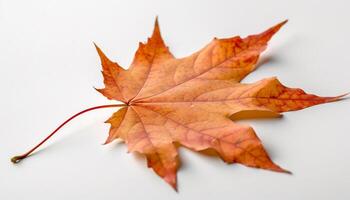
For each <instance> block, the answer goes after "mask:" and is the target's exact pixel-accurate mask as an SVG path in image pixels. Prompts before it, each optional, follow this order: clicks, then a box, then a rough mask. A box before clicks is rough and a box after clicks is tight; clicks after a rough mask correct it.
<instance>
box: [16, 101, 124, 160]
mask: <svg viewBox="0 0 350 200" xmlns="http://www.w3.org/2000/svg"><path fill="white" fill-rule="evenodd" d="M122 106H127V105H126V104H111V105H102V106H95V107H91V108H88V109H85V110H82V111H80V112H78V113H76V114H75V115H73V116H71V117H70V118H68V119H67V120H66V121H64V122H63V123H62V124H61V125H59V126H58V127H57V128H56V129H55V130H54V131H52V132H51V133H50V134H49V135H48V136H47V137H46V138H45V139H43V140H42V141H41V142H40V143H39V144H37V145H36V146H35V147H33V148H32V149H30V150H29V151H28V152H27V153H25V154H22V155H19V156H14V157H12V158H11V162H12V163H14V164H16V163H19V162H20V161H21V160H23V159H24V158H26V157H28V156H29V155H30V154H31V153H32V152H33V151H35V150H36V149H37V148H38V147H40V146H41V145H42V144H44V143H45V142H46V141H47V140H48V139H50V138H51V137H52V136H53V135H55V133H56V132H57V131H58V130H60V129H61V128H62V127H63V126H64V125H66V124H67V123H68V122H69V121H71V120H72V119H74V118H76V117H78V116H79V115H81V114H83V113H86V112H89V111H92V110H96V109H100V108H111V107H122Z"/></svg>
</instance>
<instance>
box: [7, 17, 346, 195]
mask: <svg viewBox="0 0 350 200" xmlns="http://www.w3.org/2000/svg"><path fill="white" fill-rule="evenodd" d="M286 22H287V21H284V22H282V23H279V24H277V25H275V26H273V27H271V28H270V29H268V30H266V31H264V32H262V33H260V34H257V35H251V36H248V37H246V38H240V37H239V36H236V37H232V38H226V39H217V38H214V40H213V41H211V42H210V43H209V44H208V45H207V46H205V47H204V48H203V49H201V50H199V51H198V52H196V53H194V54H192V55H190V56H188V57H184V58H181V59H177V58H175V57H174V56H173V55H172V54H171V53H170V51H169V49H168V47H167V46H166V45H165V44H164V41H163V39H162V37H161V35H160V30H159V25H158V20H157V19H156V22H155V26H154V31H153V34H152V36H151V38H149V39H148V41H147V43H146V44H143V43H140V45H139V48H138V50H137V51H136V54H135V58H134V61H133V62H132V64H131V66H130V67H129V69H128V70H124V69H123V68H122V67H120V66H119V65H118V64H117V63H115V62H112V61H111V60H109V59H108V58H107V57H106V56H105V55H104V53H103V52H102V51H101V50H100V48H98V47H97V46H96V45H95V46H96V49H97V51H98V54H99V56H100V58H101V63H102V68H103V70H102V74H103V77H104V84H105V88H103V89H97V91H99V92H100V93H102V94H103V95H104V96H106V97H107V98H108V99H111V100H117V101H121V102H123V104H111V105H101V106H95V107H91V108H88V109H85V110H82V111H80V112H78V113H76V114H75V115H73V116H71V117H70V118H68V119H67V120H66V121H64V122H63V123H62V124H61V125H59V126H58V127H57V128H56V129H55V130H54V131H53V132H51V133H50V134H49V135H48V136H47V137H46V138H45V139H43V140H42V141H41V142H40V143H39V144H37V145H36V146H34V147H33V148H32V149H30V150H29V151H28V152H26V153H24V154H21V155H19V156H14V157H12V158H11V161H12V162H13V163H19V162H20V161H21V160H23V159H24V158H27V157H28V156H29V155H30V154H31V153H32V152H34V151H35V150H36V149H37V148H38V147H40V146H41V145H42V144H43V143H45V142H46V141H47V140H48V139H50V138H51V137H52V136H53V135H54V134H55V133H56V132H57V131H58V130H60V129H61V128H62V127H63V126H64V125H65V124H67V123H68V122H69V121H71V120H72V119H74V118H76V117H77V116H79V115H81V114H83V113H85V112H89V111H92V110H96V109H101V108H112V107H121V108H120V109H119V110H118V111H117V112H116V113H114V114H113V116H112V117H110V118H109V119H108V120H107V121H106V122H107V123H110V124H111V128H110V131H109V136H108V138H107V140H106V142H105V144H108V143H110V142H112V141H113V140H115V139H117V138H120V139H122V140H124V141H125V143H126V144H127V146H128V150H129V152H138V153H141V154H143V155H145V157H146V158H147V162H148V167H150V168H153V170H154V171H155V172H156V173H157V174H158V175H159V176H160V177H162V178H163V179H164V180H165V181H166V182H167V183H169V184H170V185H171V186H172V187H173V188H174V189H175V190H176V189H177V184H176V182H177V181H176V173H177V170H178V168H179V164H180V163H179V155H178V151H177V148H178V147H179V146H180V145H181V146H184V147H187V148H189V149H192V150H194V151H199V152H204V151H207V152H208V151H211V152H215V154H216V155H218V156H220V157H221V159H222V160H223V161H225V162H227V163H240V164H243V165H246V166H249V167H255V168H263V169H268V170H272V171H277V172H285V173H289V171H287V170H285V169H282V168H281V167H279V166H278V165H276V164H275V163H273V162H272V160H271V159H270V157H269V155H268V154H267V152H266V150H265V149H264V147H263V145H262V143H261V141H260V140H259V138H258V137H257V135H256V134H255V132H254V130H253V129H252V128H251V127H250V126H247V125H242V124H237V123H235V122H234V121H235V119H241V118H246V117H249V118H255V117H276V116H280V113H282V112H287V111H293V110H300V109H303V108H306V107H310V106H313V105H317V104H321V103H327V102H332V101H336V100H338V99H340V98H341V97H343V96H345V95H347V94H345V95H340V96H336V97H319V96H316V95H312V94H307V93H305V92H304V91H303V90H301V89H297V88H288V87H286V86H284V85H282V84H281V83H280V82H279V81H278V80H277V78H275V77H272V78H267V79H263V80H260V81H258V82H255V83H251V84H242V83H240V81H241V80H242V79H243V78H244V77H245V76H247V75H248V74H249V73H251V72H252V71H253V70H254V69H255V68H256V63H257V61H258V58H259V56H260V54H261V53H262V52H263V51H264V50H265V49H266V46H267V43H268V41H269V40H270V39H271V37H272V36H273V35H274V34H275V33H276V32H277V31H278V30H279V29H280V28H281V27H282V26H283V25H284V24H285V23H286Z"/></svg>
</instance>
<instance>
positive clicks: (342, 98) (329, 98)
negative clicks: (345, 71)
mask: <svg viewBox="0 0 350 200" xmlns="http://www.w3.org/2000/svg"><path fill="white" fill-rule="evenodd" d="M349 94H350V92H347V93H345V94H342V95H338V96H335V97H325V98H326V102H334V101H339V100H344V99H348V98H349V96H348V95H349ZM344 97H345V98H344Z"/></svg>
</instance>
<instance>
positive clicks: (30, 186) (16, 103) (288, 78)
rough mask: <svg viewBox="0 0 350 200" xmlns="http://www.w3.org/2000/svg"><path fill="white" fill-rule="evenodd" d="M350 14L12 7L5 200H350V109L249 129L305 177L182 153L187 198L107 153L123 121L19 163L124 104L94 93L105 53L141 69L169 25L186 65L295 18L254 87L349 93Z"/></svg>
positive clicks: (286, 7)
mask: <svg viewBox="0 0 350 200" xmlns="http://www.w3.org/2000/svg"><path fill="white" fill-rule="evenodd" d="M348 2H349V1H347V0H344V1H340V0H333V1H320V0H317V1H316V0H315V1H304V0H299V1H297V0H293V1H280V0H276V1H272V0H264V1H261V0H256V1H250V0H240V1H237V0H235V1H223V0H222V1H219V0H216V1H191V2H190V1H185V0H183V1H179V0H176V1H161V0H159V1H131V0H128V1H115V0H113V1H112V0H111V1H98V0H95V1H58V0H57V1H53V0H42V1H39V0H37V1H24V0H23V1H16V0H0V85H1V87H2V89H1V98H0V121H1V126H0V199H2V200H18V199H42V200H44V199H45V200H46V199H50V200H56V199H57V200H58V199H72V200H73V199H85V200H90V199H104V200H109V199H111V200H112V199H153V200H156V199H197V198H200V199H203V200H204V199H213V198H216V199H269V200H272V199H276V200H277V199H291V200H292V199H337V200H342V199H344V200H345V199H350V191H349V189H350V188H349V187H350V170H349V169H350V160H349V152H350V145H349V140H350V134H349V119H350V117H349V116H350V113H349V110H350V101H349V100H344V101H340V102H337V103H332V104H325V105H320V106H315V107H312V108H309V109H305V110H302V111H298V112H291V113H286V114H285V115H284V118H282V119H267V120H250V121H241V123H250V124H251V125H252V126H253V127H254V128H255V130H256V131H257V133H258V135H259V137H260V138H261V139H262V141H263V143H264V145H265V147H266V148H267V150H268V151H269V153H270V155H271V157H272V159H273V160H274V161H275V162H276V163H278V164H280V165H281V166H282V167H285V168H286V169H289V170H291V171H292V172H293V173H294V174H293V175H286V174H279V173H274V172H270V171H264V170H257V169H251V168H247V167H244V166H241V165H236V164H235V165H226V164H224V163H223V162H222V161H220V160H219V159H216V158H208V157H205V156H203V155H200V154H198V153H194V152H190V151H189V150H187V149H180V154H181V158H182V162H183V165H182V168H181V169H180V170H179V173H178V180H179V181H178V185H179V193H176V192H174V191H173V190H172V188H171V187H169V186H168V185H167V184H166V183H165V182H163V181H162V180H161V179H160V178H158V177H157V176H156V175H155V174H154V173H153V171H151V170H150V169H147V168H146V165H145V161H144V160H143V159H142V158H139V157H138V156H135V155H132V154H127V153H126V147H125V145H123V144H118V143H113V144H111V145H108V146H102V145H100V144H102V143H103V142H104V140H105V138H106V136H107V132H108V128H109V127H108V125H106V124H104V123H103V122H104V120H105V119H107V118H108V117H109V116H110V115H111V114H112V113H113V111H114V109H105V110H99V111H94V112H91V113H89V114H86V115H84V116H82V117H80V118H78V119H76V120H74V121H72V122H71V123H70V124H69V125H68V126H66V127H65V128H63V129H62V130H61V131H60V132H59V133H58V134H57V135H56V136H55V137H54V138H52V139H53V140H51V141H50V142H49V143H48V144H47V145H45V148H41V150H40V151H39V152H37V153H36V154H35V155H33V156H32V157H30V158H28V159H26V160H25V161H23V162H22V163H20V164H19V165H13V164H11V163H10V162H9V159H10V157H11V156H13V155H15V154H19V153H22V152H24V151H25V150H27V149H28V148H29V147H31V146H32V145H34V144H36V143H37V142H38V141H39V140H41V139H42V138H43V137H44V136H46V135H47V134H48V133H49V132H50V131H51V130H53V128H55V127H56V126H57V125H58V124H59V123H60V122H62V121H63V120H64V119H66V118H67V117H69V116H70V115H72V114H74V113H76V112H78V111H80V110H82V109H85V108H87V107H90V106H95V105H100V104H109V103H113V102H110V101H108V100H107V99H105V98H104V97H103V96H102V95H100V94H98V93H97V92H96V91H95V90H94V89H93V86H97V87H101V86H102V76H101V74H100V62H99V59H98V57H97V54H96V52H95V49H94V47H93V45H92V42H93V41H95V42H96V43H97V44H99V45H100V46H101V47H102V49H103V50H104V51H105V52H106V54H107V55H108V56H109V57H110V58H112V59H113V60H116V61H118V62H119V63H120V64H121V65H123V66H128V65H129V63H130V62H131V60H132V57H133V55H134V51H135V50H136V48H137V46H138V42H139V41H145V40H146V38H147V37H148V36H150V34H151V31H152V29H153V23H154V18H155V16H156V15H158V16H159V21H160V26H161V31H162V34H163V36H164V38H165V41H166V43H167V44H168V45H169V46H170V48H171V51H172V52H173V53H174V54H175V55H176V56H177V57H181V56H186V55H189V54H191V53H193V52H194V51H196V50H198V49H199V48H201V47H203V46H204V45H206V44H207V43H208V42H209V41H210V40H211V39H212V38H213V37H214V36H217V37H229V36H234V35H237V34H239V35H242V36H246V35H247V34H254V33H259V32H261V31H263V30H265V29H267V28H268V27H270V26H272V25H274V24H276V23H278V22H280V21H282V20H284V19H289V20H290V21H289V23H288V24H287V25H286V26H285V27H284V28H283V29H282V30H281V31H280V32H279V33H278V34H277V35H276V36H275V37H274V38H273V40H272V42H271V43H270V46H269V48H268V50H267V52H266V53H264V54H263V56H262V60H263V63H264V64H263V65H262V66H261V67H260V68H259V69H258V70H257V71H256V72H255V73H253V74H251V75H249V76H248V77H247V78H246V79H245V80H244V81H245V82H254V81H257V80H260V79H262V78H265V77H271V76H278V78H279V79H280V80H281V81H282V83H284V84H286V85H288V86H290V87H300V88H304V89H305V90H306V91H307V92H310V93H315V94H319V95H324V96H326V95H329V96H332V95H338V94H342V93H345V92H349V90H350V83H349V80H350V64H349V63H350V56H349V48H348V47H349V46H350V39H349V36H350V23H349V19H350V12H349V10H348V9H349V6H350V5H349V3H348Z"/></svg>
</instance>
